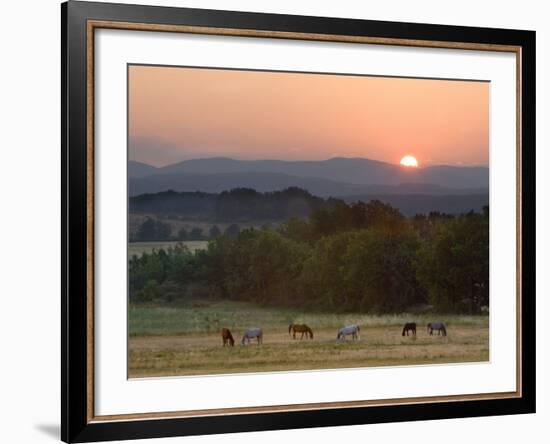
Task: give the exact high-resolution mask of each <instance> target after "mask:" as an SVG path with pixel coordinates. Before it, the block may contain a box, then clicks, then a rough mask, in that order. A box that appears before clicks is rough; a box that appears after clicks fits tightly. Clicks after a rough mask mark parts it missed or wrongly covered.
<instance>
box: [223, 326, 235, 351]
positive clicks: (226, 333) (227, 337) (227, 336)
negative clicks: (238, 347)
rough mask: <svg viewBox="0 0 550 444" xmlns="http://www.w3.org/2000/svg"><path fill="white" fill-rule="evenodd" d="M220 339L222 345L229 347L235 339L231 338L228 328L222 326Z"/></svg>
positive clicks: (233, 343)
mask: <svg viewBox="0 0 550 444" xmlns="http://www.w3.org/2000/svg"><path fill="white" fill-rule="evenodd" d="M222 341H223V346H224V347H225V346H226V345H227V346H231V347H233V346H234V345H235V339H233V335H232V334H231V332H230V331H229V329H228V328H222Z"/></svg>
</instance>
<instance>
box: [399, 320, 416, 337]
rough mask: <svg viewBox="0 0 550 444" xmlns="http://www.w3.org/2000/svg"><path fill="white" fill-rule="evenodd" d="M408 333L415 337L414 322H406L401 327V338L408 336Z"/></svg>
mask: <svg viewBox="0 0 550 444" xmlns="http://www.w3.org/2000/svg"><path fill="white" fill-rule="evenodd" d="M409 331H411V332H412V335H413V336H416V322H407V323H406V324H405V326H404V327H403V332H402V333H401V336H405V335H406V336H409Z"/></svg>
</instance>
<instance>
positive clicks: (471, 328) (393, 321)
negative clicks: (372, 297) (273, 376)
mask: <svg viewBox="0 0 550 444" xmlns="http://www.w3.org/2000/svg"><path fill="white" fill-rule="evenodd" d="M408 320H414V321H416V322H417V324H418V332H417V337H416V338H413V337H402V336H401V328H402V325H403V323H404V322H406V321H408ZM433 320H441V321H444V322H445V323H446V325H447V331H448V336H447V337H438V336H431V337H430V336H428V334H427V332H426V328H425V325H426V323H427V322H429V321H433ZM292 322H293V323H306V324H308V325H309V326H310V327H311V328H312V329H313V331H314V339H313V340H306V339H304V340H299V339H297V340H293V339H292V338H291V337H290V336H289V334H288V324H290V323H292ZM352 323H355V324H358V325H360V326H361V336H360V339H359V340H358V341H356V342H352V341H351V340H348V341H346V342H337V341H336V332H337V329H338V328H339V327H341V326H343V325H346V324H352ZM222 327H227V328H230V329H231V331H232V332H233V336H234V337H235V340H236V342H237V343H236V345H235V347H226V348H224V347H222V341H221V337H220V335H219V331H220V329H221V328H222ZM249 327H261V328H262V329H263V331H264V341H263V345H262V346H257V345H255V344H254V345H250V346H247V347H241V346H240V339H241V335H242V333H243V330H245V329H246V328H249ZM488 327H489V318H488V316H459V315H438V316H434V315H432V316H430V315H411V314H402V315H385V316H374V315H364V314H356V315H354V314H332V313H312V312H307V313H306V312H304V311H301V310H296V309H278V308H277V309H275V308H265V307H258V306H254V305H252V304H248V303H238V302H225V301H224V302H221V301H200V302H199V301H195V302H189V303H187V304H184V305H178V306H172V307H158V306H138V307H131V308H130V311H129V335H130V337H129V376H130V377H131V378H138V377H151V376H176V375H197V374H220V373H244V372H262V371H285V370H304V369H329V368H344V367H348V368H352V367H374V366H385V365H413V364H434V363H451V362H454V363H456V362H481V361H487V360H488V359H489V328H488Z"/></svg>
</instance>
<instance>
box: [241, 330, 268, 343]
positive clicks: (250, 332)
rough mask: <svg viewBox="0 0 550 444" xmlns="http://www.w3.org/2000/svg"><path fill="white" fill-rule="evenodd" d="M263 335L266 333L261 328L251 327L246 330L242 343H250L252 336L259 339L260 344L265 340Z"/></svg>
mask: <svg viewBox="0 0 550 444" xmlns="http://www.w3.org/2000/svg"><path fill="white" fill-rule="evenodd" d="M263 336H264V333H263V332H262V329H261V328H249V329H248V330H246V331H245V332H244V335H243V338H242V340H241V345H245V342H246V343H247V344H249V345H250V339H251V338H256V339H257V340H258V345H260V344H261V343H262V341H263Z"/></svg>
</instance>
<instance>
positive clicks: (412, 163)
mask: <svg viewBox="0 0 550 444" xmlns="http://www.w3.org/2000/svg"><path fill="white" fill-rule="evenodd" d="M399 163H400V164H401V165H402V166H404V167H409V168H417V167H418V160H416V157H414V156H405V157H403V158H402V159H401V161H400V162H399Z"/></svg>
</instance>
